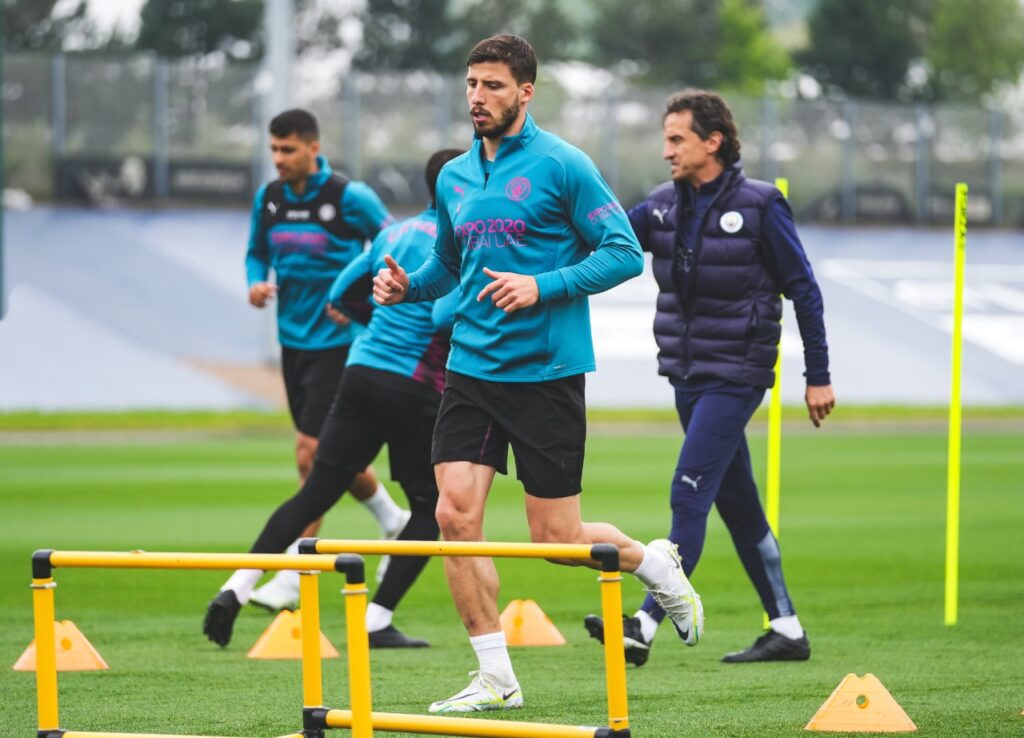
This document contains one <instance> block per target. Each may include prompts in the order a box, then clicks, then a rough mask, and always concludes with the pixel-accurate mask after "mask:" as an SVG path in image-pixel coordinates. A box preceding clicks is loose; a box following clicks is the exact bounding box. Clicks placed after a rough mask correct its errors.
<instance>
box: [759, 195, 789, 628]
mask: <svg viewBox="0 0 1024 738" xmlns="http://www.w3.org/2000/svg"><path fill="white" fill-rule="evenodd" d="M775 186H776V187H778V188H779V192H781V193H782V196H783V197H785V198H787V199H788V198H789V180H788V179H785V178H784V177H779V178H778V179H776V180H775ZM765 469H766V481H765V490H764V507H765V516H766V517H767V518H768V526H769V527H770V528H771V529H772V533H774V534H775V537H776V538H778V537H779V506H780V503H779V500H780V497H781V495H782V481H781V480H782V337H781V336H780V337H779V354H778V356H776V357H775V385H774V386H773V387H772V392H771V395H770V396H769V398H768V459H767V462H766V464H765ZM764 627H765V628H766V629H767V628H768V613H764Z"/></svg>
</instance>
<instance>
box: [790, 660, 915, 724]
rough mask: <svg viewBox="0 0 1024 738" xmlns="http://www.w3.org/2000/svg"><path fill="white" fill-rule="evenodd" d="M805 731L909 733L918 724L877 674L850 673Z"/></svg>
mask: <svg viewBox="0 0 1024 738" xmlns="http://www.w3.org/2000/svg"><path fill="white" fill-rule="evenodd" d="M804 730H818V731H828V732H833V733H909V732H912V731H915V730H917V726H916V725H914V721H913V720H911V719H910V718H909V717H908V716H907V713H905V712H904V711H903V708H902V707H900V706H899V704H897V702H896V700H894V699H893V697H892V695H891V694H889V690H887V689H886V688H885V687H883V686H882V683H881V682H880V681H878V677H876V676H875V675H874V674H865V675H864V677H863V678H861V677H859V676H857V675H856V674H847V675H846V677H845V678H844V679H843V681H841V682H839V686H838V687H836V688H835V691H834V692H832V694H831V695H830V696H829V698H828V699H827V700H825V704H823V705H822V706H821V707H820V708H819V709H818V711H817V712H816V713H814V717H812V718H811V722H809V723H807V725H806V726H804Z"/></svg>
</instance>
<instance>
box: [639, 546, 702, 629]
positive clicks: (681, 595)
mask: <svg viewBox="0 0 1024 738" xmlns="http://www.w3.org/2000/svg"><path fill="white" fill-rule="evenodd" d="M648 548H649V549H653V550H654V551H658V552H660V553H662V554H664V555H665V556H666V557H667V558H668V560H669V574H668V576H667V577H665V579H663V580H662V581H659V582H656V583H654V584H653V585H651V586H650V587H647V591H648V592H650V593H651V596H652V597H653V598H654V601H655V602H657V603H658V605H660V606H661V609H662V610H664V611H665V614H667V615H668V617H669V619H670V620H671V621H672V624H673V625H674V626H676V633H678V634H679V637H680V638H681V639H682V641H683V643H685V644H686V645H687V646H696V645H697V643H698V642H700V639H701V638H702V637H703V636H704V605H703V604H702V603H701V601H700V595H699V594H697V592H696V591H695V590H694V588H693V585H692V584H690V580H689V579H687V578H686V574H685V573H683V562H682V561H681V560H680V558H679V550H678V549H677V548H676V545H675V544H674V543H672V541H670V540H668V539H666V538H660V539H658V540H656V541H651V542H650V543H649V544H648Z"/></svg>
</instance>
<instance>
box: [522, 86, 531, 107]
mask: <svg viewBox="0 0 1024 738" xmlns="http://www.w3.org/2000/svg"><path fill="white" fill-rule="evenodd" d="M532 99H533V82H524V83H523V84H521V85H519V104H520V105H522V104H523V103H528V102H530V100H532Z"/></svg>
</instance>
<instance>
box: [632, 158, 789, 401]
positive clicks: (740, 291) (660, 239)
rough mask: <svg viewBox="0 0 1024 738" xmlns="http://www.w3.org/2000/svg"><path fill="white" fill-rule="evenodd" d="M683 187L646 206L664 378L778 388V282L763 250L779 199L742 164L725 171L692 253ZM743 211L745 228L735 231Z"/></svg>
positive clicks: (662, 190) (660, 192)
mask: <svg viewBox="0 0 1024 738" xmlns="http://www.w3.org/2000/svg"><path fill="white" fill-rule="evenodd" d="M682 187H683V185H682V184H679V185H677V184H676V183H675V182H667V183H665V184H663V185H661V186H660V187H658V188H657V189H655V190H654V191H653V192H652V193H651V194H650V196H648V198H647V200H646V201H645V204H646V207H647V216H648V223H649V226H650V233H649V240H648V248H649V249H650V250H651V252H652V254H653V256H654V278H655V280H656V281H657V283H658V302H657V313H656V314H655V317H654V338H655V340H656V341H657V343H658V373H659V374H663V375H665V376H667V377H669V378H672V379H677V380H689V379H694V378H696V377H708V376H712V377H720V378H722V379H726V380H728V381H730V382H736V383H737V384H744V385H752V386H755V387H771V386H772V385H773V384H775V371H774V367H775V359H776V356H777V355H778V343H779V336H780V335H781V332H782V326H781V324H780V322H779V321H780V320H781V318H782V300H781V298H780V297H779V292H780V289H779V285H778V283H777V280H776V279H775V277H774V276H773V275H772V274H771V272H770V270H769V269H768V267H767V265H766V264H765V260H764V256H763V253H762V250H761V248H760V246H759V242H760V234H761V218H762V213H763V212H764V208H765V206H766V205H767V204H768V202H769V201H770V200H771V199H772V197H774V196H775V195H777V194H778V190H777V189H775V187H773V186H772V185H770V184H768V183H767V182H761V181H759V180H752V179H747V178H746V176H744V174H743V172H742V170H741V169H740V168H739V166H737V165H734V166H732V167H729V168H728V169H726V170H725V172H724V174H723V175H722V182H721V185H720V187H719V191H718V194H717V196H716V197H715V198H714V200H713V201H712V202H711V204H710V205H709V207H708V210H707V212H705V214H704V217H703V218H702V220H701V225H700V229H699V231H698V238H697V242H696V243H695V244H694V249H693V252H692V253H689V254H687V253H685V252H684V251H685V250H684V247H683V245H682V243H681V241H680V239H679V237H678V230H679V228H678V226H679V220H680V217H681V208H680V202H685V199H684V198H685V197H686V193H685V192H684V191H683V190H682ZM726 213H729V214H730V215H729V216H728V217H727V218H726V225H727V226H728V227H729V230H732V229H733V228H735V227H736V225H737V224H738V219H737V218H736V217H735V215H732V213H739V215H740V216H741V217H742V225H740V226H739V228H738V229H737V230H736V231H735V232H734V233H730V232H728V231H727V230H726V229H725V228H723V225H722V216H723V215H725V214H726Z"/></svg>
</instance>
